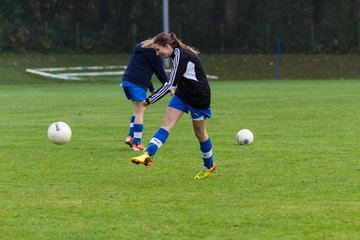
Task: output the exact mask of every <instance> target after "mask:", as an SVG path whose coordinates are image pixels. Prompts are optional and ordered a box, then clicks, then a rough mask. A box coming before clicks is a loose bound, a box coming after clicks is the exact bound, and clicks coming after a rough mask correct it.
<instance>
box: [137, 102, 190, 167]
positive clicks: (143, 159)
mask: <svg viewBox="0 0 360 240" xmlns="http://www.w3.org/2000/svg"><path fill="white" fill-rule="evenodd" d="M183 113H184V112H182V111H180V110H178V109H175V108H172V107H168V108H167V109H166V114H165V117H164V121H163V124H162V126H161V128H159V130H158V131H157V132H156V133H155V134H154V136H153V137H152V138H151V140H150V142H149V144H148V145H147V147H146V152H145V153H144V154H143V155H140V156H138V157H134V158H132V159H131V161H132V162H133V163H136V164H139V163H141V164H144V165H145V166H150V165H152V157H153V156H154V155H155V154H156V152H157V151H158V150H159V148H160V147H161V146H162V145H163V144H164V143H165V142H166V139H167V138H168V137H169V133H170V131H171V129H172V128H173V127H174V126H175V124H176V123H177V122H178V121H179V119H180V118H181V116H182V115H183Z"/></svg>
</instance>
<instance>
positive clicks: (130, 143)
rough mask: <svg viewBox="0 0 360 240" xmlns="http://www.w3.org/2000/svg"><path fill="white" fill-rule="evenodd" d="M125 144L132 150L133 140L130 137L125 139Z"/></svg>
mask: <svg viewBox="0 0 360 240" xmlns="http://www.w3.org/2000/svg"><path fill="white" fill-rule="evenodd" d="M125 144H127V145H129V147H130V148H131V149H132V145H133V144H134V140H133V138H132V136H127V137H126V139H125Z"/></svg>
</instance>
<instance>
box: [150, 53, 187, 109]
mask: <svg viewBox="0 0 360 240" xmlns="http://www.w3.org/2000/svg"><path fill="white" fill-rule="evenodd" d="M174 53H175V57H174V60H173V68H172V69H171V72H170V76H169V80H168V81H167V82H166V83H165V84H164V85H163V86H162V87H160V88H159V89H157V90H156V91H155V92H154V93H153V94H151V95H150V96H149V97H148V98H147V99H146V100H145V102H146V104H147V105H149V104H151V103H155V102H156V101H158V100H160V99H161V98H162V97H164V96H165V95H166V94H167V93H169V92H170V91H172V90H174V89H175V87H176V85H177V83H178V81H179V80H180V79H181V77H182V76H183V75H184V73H185V71H186V63H182V62H181V58H180V50H179V49H175V51H174Z"/></svg>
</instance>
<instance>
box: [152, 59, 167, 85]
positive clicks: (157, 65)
mask: <svg viewBox="0 0 360 240" xmlns="http://www.w3.org/2000/svg"><path fill="white" fill-rule="evenodd" d="M149 58H150V59H149V63H150V65H151V68H152V69H153V71H154V73H155V75H156V77H157V78H158V79H159V81H160V82H161V83H162V84H163V85H164V84H165V83H166V82H167V81H168V78H167V75H166V73H165V70H164V68H163V66H162V61H161V58H160V57H159V56H157V55H156V53H152V54H151V55H150V56H149Z"/></svg>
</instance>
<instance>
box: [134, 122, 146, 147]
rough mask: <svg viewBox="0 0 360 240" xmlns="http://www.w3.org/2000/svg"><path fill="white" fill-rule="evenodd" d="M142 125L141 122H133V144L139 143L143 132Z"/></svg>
mask: <svg viewBox="0 0 360 240" xmlns="http://www.w3.org/2000/svg"><path fill="white" fill-rule="evenodd" d="M143 128H144V125H143V124H134V138H133V139H134V144H136V145H140V144H141V136H142V132H143Z"/></svg>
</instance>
